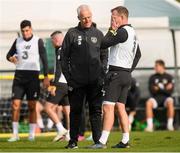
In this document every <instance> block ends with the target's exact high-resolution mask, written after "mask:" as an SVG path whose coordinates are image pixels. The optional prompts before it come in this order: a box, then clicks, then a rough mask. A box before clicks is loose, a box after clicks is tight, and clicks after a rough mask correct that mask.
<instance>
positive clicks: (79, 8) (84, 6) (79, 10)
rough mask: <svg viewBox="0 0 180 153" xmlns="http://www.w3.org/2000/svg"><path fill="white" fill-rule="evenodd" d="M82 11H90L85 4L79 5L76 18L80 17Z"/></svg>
mask: <svg viewBox="0 0 180 153" xmlns="http://www.w3.org/2000/svg"><path fill="white" fill-rule="evenodd" d="M83 9H89V10H91V9H90V7H89V6H88V5H86V4H82V5H80V6H79V7H78V8H77V15H78V17H79V16H80V13H81V10H83Z"/></svg>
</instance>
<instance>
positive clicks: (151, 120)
mask: <svg viewBox="0 0 180 153" xmlns="http://www.w3.org/2000/svg"><path fill="white" fill-rule="evenodd" d="M147 127H148V128H153V118H147Z"/></svg>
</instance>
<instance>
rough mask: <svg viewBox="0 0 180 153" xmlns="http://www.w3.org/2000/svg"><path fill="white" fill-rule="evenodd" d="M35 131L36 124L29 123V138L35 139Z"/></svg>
mask: <svg viewBox="0 0 180 153" xmlns="http://www.w3.org/2000/svg"><path fill="white" fill-rule="evenodd" d="M35 131H36V123H30V124H29V137H32V138H34V137H35Z"/></svg>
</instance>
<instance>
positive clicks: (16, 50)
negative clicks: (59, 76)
mask: <svg viewBox="0 0 180 153" xmlns="http://www.w3.org/2000/svg"><path fill="white" fill-rule="evenodd" d="M20 28H21V33H22V37H18V38H17V39H16V40H15V42H14V43H13V45H12V47H11V49H10V50H9V52H8V53H7V60H8V61H10V62H12V63H14V64H15V65H16V71H15V77H14V80H13V86H12V127H13V135H12V137H11V138H10V139H8V141H9V142H14V141H18V140H19V136H18V126H19V123H18V121H19V115H20V107H21V101H22V100H23V98H24V95H26V97H27V100H28V108H29V123H30V124H29V138H28V139H29V140H30V141H33V140H34V138H35V128H36V101H37V100H38V99H39V93H40V81H39V72H40V61H39V59H41V61H42V64H43V70H44V76H45V78H44V82H43V84H44V87H46V88H47V87H48V86H49V79H48V76H47V75H48V63H47V54H46V49H45V47H44V43H43V40H42V39H40V38H39V37H37V36H34V35H33V31H32V27H31V22H30V21H28V20H23V21H22V22H21V24H20Z"/></svg>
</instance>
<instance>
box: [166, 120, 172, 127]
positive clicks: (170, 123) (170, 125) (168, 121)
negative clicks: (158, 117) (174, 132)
mask: <svg viewBox="0 0 180 153" xmlns="http://www.w3.org/2000/svg"><path fill="white" fill-rule="evenodd" d="M173 121H174V119H173V118H168V120H167V126H168V127H173Z"/></svg>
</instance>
